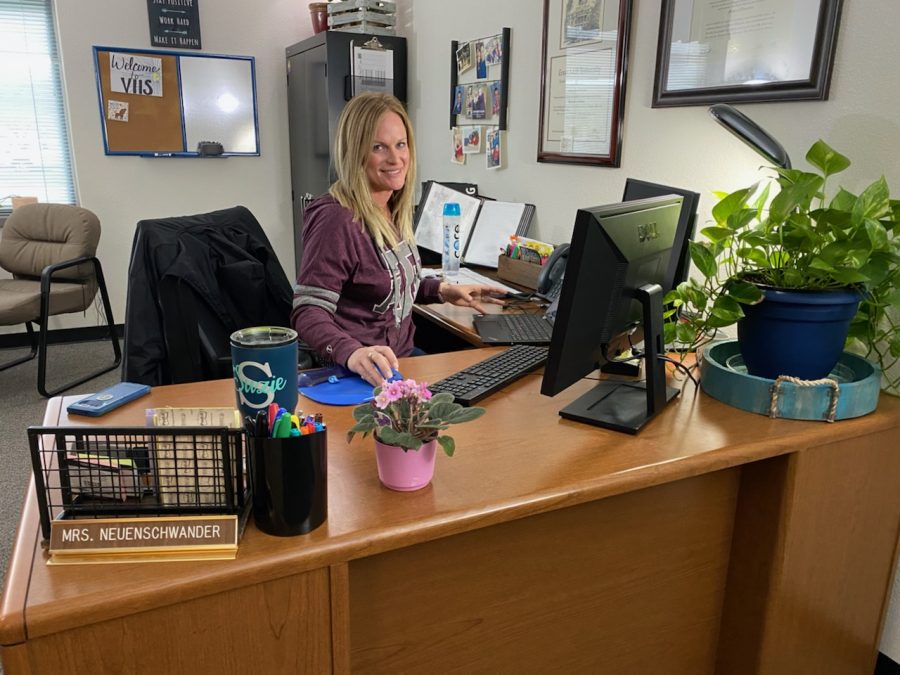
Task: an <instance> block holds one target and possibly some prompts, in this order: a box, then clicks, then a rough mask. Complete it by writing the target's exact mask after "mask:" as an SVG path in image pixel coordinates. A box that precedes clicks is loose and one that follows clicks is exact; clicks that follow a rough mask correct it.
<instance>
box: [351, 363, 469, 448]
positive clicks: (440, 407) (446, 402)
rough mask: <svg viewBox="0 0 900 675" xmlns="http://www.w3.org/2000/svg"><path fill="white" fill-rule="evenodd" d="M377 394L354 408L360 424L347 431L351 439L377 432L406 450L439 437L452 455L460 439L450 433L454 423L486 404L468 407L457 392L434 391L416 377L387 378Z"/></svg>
mask: <svg viewBox="0 0 900 675" xmlns="http://www.w3.org/2000/svg"><path fill="white" fill-rule="evenodd" d="M373 393H374V395H375V398H374V400H372V401H369V402H368V403H363V404H362V405H359V406H357V407H355V408H354V409H353V419H355V420H356V424H355V425H354V426H353V427H352V428H351V429H350V431H348V432H347V442H350V441H351V440H353V436H354V434H357V433H361V434H362V435H363V437H366V436H367V435H368V434H370V433H374V434H375V438H377V439H378V440H379V441H381V442H382V443H385V444H387V445H396V446H398V447H401V448H403V450H404V452H406V451H409V450H418V449H419V448H420V447H422V445H423V444H424V443H428V442H430V441H433V440H435V439H437V442H438V443H439V444H440V446H441V447H442V448H443V449H444V452H445V453H446V454H447V456H448V457H452V456H453V452H454V450H455V449H456V442H455V441H454V440H453V438H452V437H450V436H447V435H446V434H444V435H441V432H442V431H446V430H447V429H448V428H449V427H450V425H451V424H461V423H462V422H471V421H472V420H474V419H477V418H479V417H481V416H482V415H483V414H484V408H477V407H472V408H464V407H463V406H461V405H459V404H458V403H454V402H453V395H452V394H448V393H440V394H434V395H432V393H431V391H430V390H429V389H428V385H427V384H426V383H424V382H422V383H417V382H416V381H415V380H396V381H394V382H384V383H383V384H382V385H381V386H380V387H377V388H376V389H375V390H374V392H373Z"/></svg>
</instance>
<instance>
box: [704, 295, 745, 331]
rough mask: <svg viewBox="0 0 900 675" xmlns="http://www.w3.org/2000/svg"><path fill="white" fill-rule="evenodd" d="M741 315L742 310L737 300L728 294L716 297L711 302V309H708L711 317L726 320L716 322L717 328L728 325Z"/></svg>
mask: <svg viewBox="0 0 900 675" xmlns="http://www.w3.org/2000/svg"><path fill="white" fill-rule="evenodd" d="M743 316H744V310H742V309H741V306H740V304H739V303H738V301H737V300H735V299H734V298H732V297H730V296H728V295H720V296H719V297H718V298H716V301H715V302H714V303H713V306H712V309H711V310H710V318H711V319H712V318H715V319H717V320H718V321H725V322H727V323H717V327H718V328H722V327H723V326H730V325H731V324H733V323H734V322H735V321H737V320H738V319H740V318H742V317H743Z"/></svg>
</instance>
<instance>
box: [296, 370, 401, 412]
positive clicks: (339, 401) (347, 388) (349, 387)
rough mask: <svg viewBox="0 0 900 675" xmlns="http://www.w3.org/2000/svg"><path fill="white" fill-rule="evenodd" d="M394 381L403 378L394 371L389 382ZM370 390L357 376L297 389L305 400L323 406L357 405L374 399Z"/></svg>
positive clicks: (366, 383) (369, 385) (370, 386)
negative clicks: (307, 399)
mask: <svg viewBox="0 0 900 675" xmlns="http://www.w3.org/2000/svg"><path fill="white" fill-rule="evenodd" d="M396 379H401V380H402V379H403V377H402V376H401V375H400V373H398V372H397V371H396V370H395V371H394V376H393V377H391V379H390V381H391V382H393V381H394V380H396ZM372 389H373V387H372V385H371V384H369V383H368V382H366V381H365V380H364V379H362V378H361V377H360V376H359V375H346V376H344V377H341V378H339V379H337V381H336V382H329V381H325V382H320V383H319V384H316V385H313V386H310V387H298V390H299V392H300V393H301V394H303V395H304V396H306V398H309V399H312V400H313V401H315V402H316V403H322V404H324V405H359V404H360V403H365V402H366V401H371V400H372V399H373V398H375V397H374V396H373V395H372Z"/></svg>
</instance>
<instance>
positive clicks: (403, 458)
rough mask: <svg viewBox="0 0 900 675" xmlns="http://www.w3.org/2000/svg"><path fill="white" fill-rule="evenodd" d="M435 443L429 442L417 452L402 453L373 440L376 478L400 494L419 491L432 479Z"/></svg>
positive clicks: (400, 450)
mask: <svg viewBox="0 0 900 675" xmlns="http://www.w3.org/2000/svg"><path fill="white" fill-rule="evenodd" d="M435 448H437V441H436V440H435V441H429V442H428V443H425V444H424V445H423V446H422V447H421V448H419V449H418V450H407V451H406V452H404V451H403V448H400V447H398V446H396V445H385V444H384V443H382V442H381V441H379V440H378V439H375V460H376V462H377V463H378V478H380V479H381V482H382V484H383V485H384V486H385V487H389V488H390V489H391V490H400V491H401V492H410V491H412V490H420V489H421V488H423V487H425V486H426V485H428V484H429V483H430V482H431V479H432V478H433V477H434V457H435Z"/></svg>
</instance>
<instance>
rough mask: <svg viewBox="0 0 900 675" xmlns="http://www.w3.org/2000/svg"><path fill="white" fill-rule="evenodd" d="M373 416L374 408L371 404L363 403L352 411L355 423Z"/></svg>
mask: <svg viewBox="0 0 900 675" xmlns="http://www.w3.org/2000/svg"><path fill="white" fill-rule="evenodd" d="M374 414H375V406H373V405H372V404H371V403H363V404H362V405H358V406H356V407H355V408H354V409H353V419H355V420H356V421H357V422H359V421H360V420H363V419H365V418H366V417H371V416H372V415H374Z"/></svg>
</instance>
